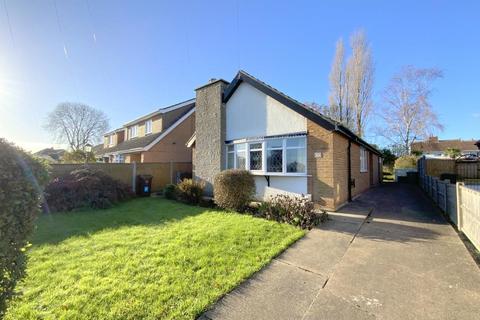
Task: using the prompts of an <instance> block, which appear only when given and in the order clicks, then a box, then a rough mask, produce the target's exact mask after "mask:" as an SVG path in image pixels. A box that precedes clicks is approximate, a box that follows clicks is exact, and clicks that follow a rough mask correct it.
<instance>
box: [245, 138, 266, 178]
mask: <svg viewBox="0 0 480 320" xmlns="http://www.w3.org/2000/svg"><path fill="white" fill-rule="evenodd" d="M253 144H260V147H259V148H254V149H252V147H251V146H252V145H253ZM247 151H248V152H247V154H248V159H247V165H248V169H247V170H249V171H252V172H264V170H265V142H263V141H262V142H259V141H252V142H249V143H248V144H247ZM252 151H253V152H259V151H260V154H261V155H262V159H261V163H260V169H255V170H254V169H251V168H250V167H251V163H250V154H251V152H252Z"/></svg>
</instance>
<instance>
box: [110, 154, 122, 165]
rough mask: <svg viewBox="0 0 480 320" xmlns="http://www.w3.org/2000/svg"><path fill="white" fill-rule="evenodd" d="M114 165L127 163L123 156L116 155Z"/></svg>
mask: <svg viewBox="0 0 480 320" xmlns="http://www.w3.org/2000/svg"><path fill="white" fill-rule="evenodd" d="M113 162H114V163H124V162H125V157H124V155H123V154H116V155H115V156H114V158H113Z"/></svg>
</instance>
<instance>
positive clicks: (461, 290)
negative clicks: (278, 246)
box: [201, 183, 480, 320]
mask: <svg viewBox="0 0 480 320" xmlns="http://www.w3.org/2000/svg"><path fill="white" fill-rule="evenodd" d="M340 211H341V212H340V213H335V214H332V215H331V220H330V221H328V222H327V223H326V224H324V225H322V226H321V228H319V229H315V230H312V231H310V232H309V233H308V234H307V235H306V236H305V237H304V238H303V239H301V240H300V241H298V242H297V243H296V244H294V245H293V246H292V247H290V248H289V249H288V250H287V251H285V252H284V253H283V254H282V255H280V256H279V257H278V258H276V259H274V260H273V261H272V263H271V264H270V265H269V266H267V267H266V268H264V269H263V270H262V271H260V272H259V273H257V274H256V275H254V276H253V277H252V278H251V279H249V280H247V281H246V282H245V283H243V284H242V285H240V286H239V287H238V288H236V289H235V290H233V291H232V292H231V293H230V294H228V295H226V296H225V297H224V298H223V299H221V300H220V301H219V302H218V303H217V304H216V305H214V307H213V308H212V309H211V310H209V311H207V312H206V313H205V314H204V315H203V316H202V317H201V319H214V320H215V319H305V320H306V319H348V320H352V319H402V320H404V319H480V269H479V268H478V266H477V265H476V263H475V262H474V260H473V258H472V257H471V255H470V254H469V252H468V251H467V250H466V248H465V246H464V244H463V243H462V241H461V240H460V239H459V237H458V235H457V234H456V232H455V231H454V229H453V228H452V227H451V226H450V225H449V224H448V223H447V222H445V220H444V219H443V218H442V217H441V216H440V214H439V212H438V211H437V210H436V209H435V208H434V207H433V206H432V204H431V202H430V201H429V200H428V199H427V198H425V197H424V196H423V195H422V193H421V191H420V190H419V189H417V188H416V187H414V186H409V185H401V184H393V183H391V184H386V185H383V186H381V187H378V188H373V189H371V190H370V191H368V192H367V193H365V194H363V195H362V196H361V197H360V198H359V199H357V200H356V201H354V202H352V203H351V204H349V205H348V206H346V207H344V208H343V209H341V210H340ZM369 214H371V215H369Z"/></svg>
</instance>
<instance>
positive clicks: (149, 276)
mask: <svg viewBox="0 0 480 320" xmlns="http://www.w3.org/2000/svg"><path fill="white" fill-rule="evenodd" d="M303 234H304V232H303V231H302V230H300V229H297V228H294V227H292V226H289V225H286V224H279V223H276V222H272V221H266V220H263V219H259V218H254V217H251V216H248V215H241V214H236V213H227V212H222V211H214V210H211V209H204V208H199V207H192V206H187V205H183V204H180V203H177V202H173V201H168V200H164V199H160V198H146V199H136V200H132V201H129V202H126V203H123V204H120V205H118V206H116V207H114V208H111V209H108V210H96V211H95V210H83V211H78V212H73V213H68V214H55V215H46V216H42V217H41V218H40V219H39V220H38V227H37V230H36V232H35V234H34V236H33V238H32V244H33V245H32V247H31V248H30V250H29V253H28V255H29V261H28V269H27V272H28V275H27V277H26V279H25V281H24V283H23V284H22V285H20V288H19V290H20V293H21V295H20V296H19V297H18V298H17V299H16V300H14V301H12V303H11V305H10V307H9V309H8V311H7V315H6V319H8V320H13V319H194V318H195V317H196V316H198V315H199V314H201V313H202V311H204V310H205V309H206V308H208V306H210V305H211V304H213V303H214V302H215V301H216V300H217V299H218V298H220V297H221V296H222V295H224V294H225V293H227V292H229V291H230V290H232V289H233V288H234V287H235V286H237V285H238V284H239V283H241V282H242V281H243V280H245V279H246V278H248V277H249V276H250V275H252V274H253V273H254V272H256V271H258V270H260V269H261V268H262V267H263V266H265V265H266V264H267V263H268V262H269V261H270V260H271V259H272V258H273V257H274V256H276V255H277V254H279V253H280V252H281V251H283V250H284V249H285V248H287V247H288V246H289V245H290V244H292V243H293V242H295V241H296V240H297V239H299V238H301V237H302V236H303Z"/></svg>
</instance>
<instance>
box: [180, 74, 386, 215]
mask: <svg viewBox="0 0 480 320" xmlns="http://www.w3.org/2000/svg"><path fill="white" fill-rule="evenodd" d="M195 103H196V106H195V113H196V114H195V134H193V135H192V136H191V138H190V139H189V140H188V142H187V146H188V147H190V148H192V150H193V154H192V159H193V176H194V177H195V179H197V180H200V181H204V182H205V183H206V188H207V192H208V193H210V194H211V193H212V188H213V186H212V184H213V179H214V177H215V175H216V174H217V173H219V172H220V171H222V170H225V169H227V168H241V169H247V170H249V171H250V172H251V173H252V174H253V175H254V178H255V184H256V197H257V198H259V199H265V198H268V197H269V196H270V195H274V194H277V193H287V194H294V195H301V194H303V195H309V196H310V197H311V198H312V200H313V201H314V202H315V203H316V204H317V205H319V206H321V207H325V208H328V209H332V210H336V209H338V208H339V207H340V206H342V205H343V204H345V203H346V202H348V201H349V200H351V199H352V198H353V197H355V196H357V195H358V194H360V193H362V192H364V191H365V190H367V189H368V188H370V187H371V186H374V185H376V184H378V183H379V182H380V181H381V167H382V166H381V161H382V160H381V158H380V152H379V151H378V150H377V149H375V148H374V147H373V146H371V145H370V144H368V143H367V142H366V141H364V140H363V139H361V138H360V137H358V136H357V135H355V134H354V133H353V132H351V131H350V130H349V129H347V128H345V127H344V126H342V125H341V124H339V123H337V122H335V121H333V120H331V119H329V118H327V117H325V116H323V115H322V114H320V113H319V112H317V111H314V110H312V109H310V108H308V107H306V106H305V105H303V104H302V103H300V102H298V101H296V100H294V99H292V98H290V97H288V96H286V95H285V94H283V93H281V92H279V91H278V90H276V89H274V88H272V87H271V86H269V85H267V84H265V83H263V82H261V81H260V80H258V79H256V78H254V77H252V76H251V75H249V74H247V73H246V72H243V71H240V72H239V73H238V74H237V76H236V77H235V78H234V80H233V81H232V82H231V83H229V82H227V81H225V80H211V81H210V82H209V83H207V84H206V85H204V86H201V87H199V88H197V89H196V102H195Z"/></svg>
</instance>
